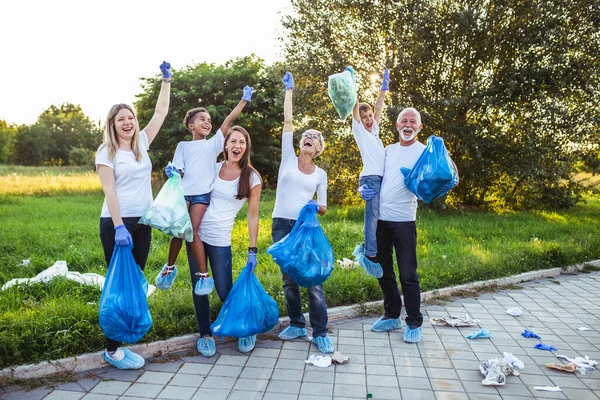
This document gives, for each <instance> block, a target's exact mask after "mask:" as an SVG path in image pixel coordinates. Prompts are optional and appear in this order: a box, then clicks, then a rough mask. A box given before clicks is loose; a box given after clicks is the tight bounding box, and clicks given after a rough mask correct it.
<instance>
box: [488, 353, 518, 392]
mask: <svg viewBox="0 0 600 400" xmlns="http://www.w3.org/2000/svg"><path fill="white" fill-rule="evenodd" d="M479 370H480V371H481V373H482V374H483V376H485V379H484V380H482V381H481V384H482V385H484V386H504V385H505V384H506V376H507V375H515V376H519V375H520V373H519V372H518V371H516V370H515V369H514V368H513V366H512V365H511V364H509V363H508V362H507V361H506V360H505V359H503V358H500V357H496V358H492V359H491V360H487V361H484V362H482V363H481V364H479Z"/></svg>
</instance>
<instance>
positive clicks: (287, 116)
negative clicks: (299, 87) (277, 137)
mask: <svg viewBox="0 0 600 400" xmlns="http://www.w3.org/2000/svg"><path fill="white" fill-rule="evenodd" d="M283 83H284V84H285V98H284V100H283V131H284V132H294V123H293V122H292V121H293V113H292V94H293V92H294V77H293V76H292V73H291V72H286V73H285V76H284V77H283Z"/></svg>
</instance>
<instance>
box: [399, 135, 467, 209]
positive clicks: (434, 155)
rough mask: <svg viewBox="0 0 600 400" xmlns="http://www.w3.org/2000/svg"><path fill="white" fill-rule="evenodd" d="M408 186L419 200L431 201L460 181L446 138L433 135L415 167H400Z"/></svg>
mask: <svg viewBox="0 0 600 400" xmlns="http://www.w3.org/2000/svg"><path fill="white" fill-rule="evenodd" d="M400 171H401V172H402V175H404V184H405V185H406V188H407V189H408V190H410V191H411V192H413V193H414V194H415V196H417V198H418V199H419V200H423V201H424V202H425V203H431V202H432V201H433V200H435V199H437V198H439V197H442V196H444V195H445V194H446V193H448V192H449V191H450V189H452V188H453V187H454V186H456V184H457V183H458V172H457V171H456V169H455V168H454V164H453V163H452V160H451V159H450V155H449V154H448V150H446V146H445V145H444V139H442V138H441V137H438V136H435V135H432V136H430V137H429V138H428V139H427V147H425V150H423V153H422V154H421V157H419V159H418V160H417V162H416V163H415V166H414V167H413V169H408V168H400Z"/></svg>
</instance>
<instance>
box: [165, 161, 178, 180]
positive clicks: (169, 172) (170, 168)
mask: <svg viewBox="0 0 600 400" xmlns="http://www.w3.org/2000/svg"><path fill="white" fill-rule="evenodd" d="M165 174H166V175H167V178H170V177H172V176H173V174H179V175H181V171H179V170H178V169H177V168H176V167H175V166H174V165H173V164H171V163H170V162H169V163H168V164H167V166H166V167H165Z"/></svg>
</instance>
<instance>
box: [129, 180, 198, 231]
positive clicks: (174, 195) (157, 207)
mask: <svg viewBox="0 0 600 400" xmlns="http://www.w3.org/2000/svg"><path fill="white" fill-rule="evenodd" d="M140 224H144V225H150V226H151V227H153V228H156V229H158V230H159V231H161V232H163V233H166V234H167V235H169V236H173V237H176V238H179V239H185V240H186V241H187V242H192V241H193V240H194V228H193V227H192V220H191V219H190V214H189V212H188V209H187V206H186V204H185V199H184V197H183V189H182V188H181V176H179V174H178V173H177V172H173V175H171V177H170V178H169V179H167V182H166V183H165V184H164V185H163V187H162V188H161V189H160V192H158V194H157V195H156V198H155V199H154V201H153V202H152V205H151V206H150V208H149V209H148V210H147V211H146V212H145V213H144V215H142V218H140Z"/></svg>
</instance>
